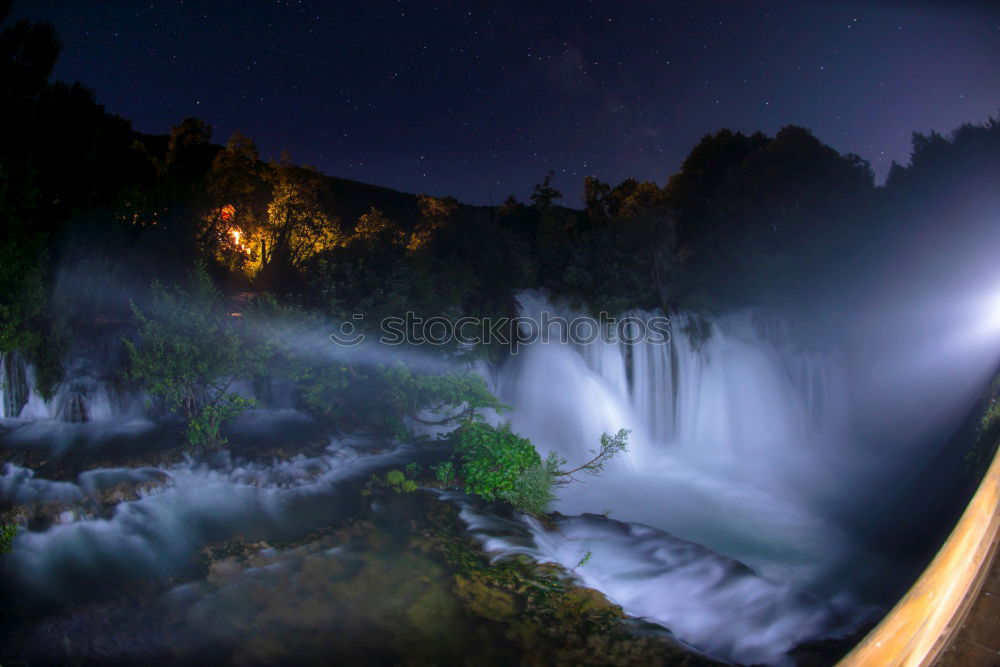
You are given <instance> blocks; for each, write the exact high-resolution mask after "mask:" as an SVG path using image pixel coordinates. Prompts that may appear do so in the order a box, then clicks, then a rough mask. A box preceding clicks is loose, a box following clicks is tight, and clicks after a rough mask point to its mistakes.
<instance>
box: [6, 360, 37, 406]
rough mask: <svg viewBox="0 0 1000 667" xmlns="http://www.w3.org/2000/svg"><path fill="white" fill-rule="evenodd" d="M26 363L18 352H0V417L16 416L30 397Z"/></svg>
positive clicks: (28, 373)
mask: <svg viewBox="0 0 1000 667" xmlns="http://www.w3.org/2000/svg"><path fill="white" fill-rule="evenodd" d="M30 376H31V373H30V370H29V369H28V364H27V362H25V360H24V357H22V356H21V355H20V354H19V353H18V352H16V351H14V352H8V353H5V354H0V417H7V418H17V417H20V416H21V411H22V410H24V407H25V406H26V405H27V404H28V402H29V400H30V399H31V386H32V385H31V382H29V378H30Z"/></svg>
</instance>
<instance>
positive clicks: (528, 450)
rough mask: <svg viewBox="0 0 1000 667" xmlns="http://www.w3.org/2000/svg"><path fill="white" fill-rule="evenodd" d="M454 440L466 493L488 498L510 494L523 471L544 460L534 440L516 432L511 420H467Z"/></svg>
mask: <svg viewBox="0 0 1000 667" xmlns="http://www.w3.org/2000/svg"><path fill="white" fill-rule="evenodd" d="M453 443H454V447H455V452H456V453H457V454H458V456H459V459H460V461H461V464H460V474H461V476H462V481H463V482H464V484H465V491H466V493H469V494H471V495H475V496H479V497H481V498H484V499H486V500H496V499H498V498H504V497H505V496H506V495H508V494H511V493H512V492H514V490H515V487H516V486H517V482H518V480H519V479H520V478H521V476H522V474H523V473H524V472H525V471H526V470H527V469H529V468H533V467H541V463H542V461H541V458H540V457H539V456H538V452H536V451H535V448H534V447H533V446H532V444H531V441H529V440H528V439H527V438H522V437H521V436H519V435H517V434H516V433H514V432H513V431H512V430H511V428H510V424H509V423H506V424H503V425H501V426H499V427H495V426H491V425H490V424H486V423H485V422H480V421H473V422H469V423H466V424H464V425H463V426H461V427H460V428H459V429H457V430H456V431H455V432H454V434H453Z"/></svg>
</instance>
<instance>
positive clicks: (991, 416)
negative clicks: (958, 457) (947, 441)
mask: <svg viewBox="0 0 1000 667" xmlns="http://www.w3.org/2000/svg"><path fill="white" fill-rule="evenodd" d="M998 384H1000V383H998V380H994V389H993V391H996V390H997V389H996V388H997V386H998ZM998 445H1000V400H997V399H993V400H991V401H990V402H989V404H988V405H987V406H986V410H985V411H984V412H983V416H982V418H981V419H980V420H979V429H978V432H977V434H976V442H975V443H974V444H973V446H972V448H971V449H970V450H969V453H968V454H966V456H965V459H966V464H967V466H968V467H969V468H970V469H971V470H972V473H973V475H975V476H976V477H979V476H980V475H982V474H983V473H985V471H986V469H987V468H988V467H989V465H990V462H991V461H992V460H993V456H994V454H995V452H996V450H997V446H998Z"/></svg>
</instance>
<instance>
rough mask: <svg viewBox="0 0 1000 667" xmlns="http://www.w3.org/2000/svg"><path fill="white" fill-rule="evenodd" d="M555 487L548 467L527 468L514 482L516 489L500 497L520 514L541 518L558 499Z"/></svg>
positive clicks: (501, 494)
mask: <svg viewBox="0 0 1000 667" xmlns="http://www.w3.org/2000/svg"><path fill="white" fill-rule="evenodd" d="M554 485H555V479H554V477H553V475H552V473H551V472H550V471H549V470H548V469H547V468H546V466H544V465H534V466H530V467H528V468H525V469H524V470H523V471H522V472H521V474H520V475H518V476H517V479H516V480H515V481H514V487H513V488H512V489H510V490H509V491H502V492H500V493H499V496H500V498H502V499H503V500H506V501H507V502H509V503H510V504H511V505H513V506H514V507H515V508H517V510H518V511H520V512H524V513H526V514H532V515H535V516H541V515H542V514H545V513H546V512H547V511H548V509H549V506H550V505H551V504H552V503H553V501H555V499H556V496H555V494H554V493H553V491H552V489H553V487H554Z"/></svg>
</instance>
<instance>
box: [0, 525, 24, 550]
mask: <svg viewBox="0 0 1000 667" xmlns="http://www.w3.org/2000/svg"><path fill="white" fill-rule="evenodd" d="M20 530H21V527H20V526H17V525H15V524H7V525H4V526H0V554H9V553H10V552H11V551H12V550H13V549H14V538H15V537H17V534H18V532H20Z"/></svg>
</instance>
